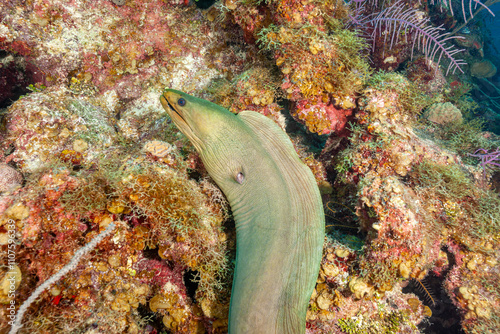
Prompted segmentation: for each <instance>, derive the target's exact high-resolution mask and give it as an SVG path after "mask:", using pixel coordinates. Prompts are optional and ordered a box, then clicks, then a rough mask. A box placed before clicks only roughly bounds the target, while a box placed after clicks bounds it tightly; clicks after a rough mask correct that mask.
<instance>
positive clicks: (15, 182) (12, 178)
mask: <svg viewBox="0 0 500 334" xmlns="http://www.w3.org/2000/svg"><path fill="white" fill-rule="evenodd" d="M22 182H23V176H22V175H21V173H19V172H18V171H17V170H15V169H14V168H12V167H10V166H9V165H7V164H4V163H0V192H9V191H13V190H15V189H16V188H18V187H20V186H21V183H22Z"/></svg>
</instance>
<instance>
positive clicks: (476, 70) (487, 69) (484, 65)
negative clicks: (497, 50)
mask: <svg viewBox="0 0 500 334" xmlns="http://www.w3.org/2000/svg"><path fill="white" fill-rule="evenodd" d="M496 73H497V68H496V66H495V65H493V63H492V62H491V61H489V60H487V59H485V60H483V61H480V62H477V63H474V64H472V66H471V69H470V74H471V75H472V76H473V77H476V78H491V77H492V76H494V75H495V74H496Z"/></svg>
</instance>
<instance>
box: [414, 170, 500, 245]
mask: <svg viewBox="0 0 500 334" xmlns="http://www.w3.org/2000/svg"><path fill="white" fill-rule="evenodd" d="M410 175H411V182H412V183H413V185H414V189H415V191H416V192H417V193H418V194H419V195H420V196H422V198H426V199H427V202H428V203H429V204H428V206H429V208H428V211H430V212H434V213H435V215H436V217H435V218H436V219H437V221H441V222H443V223H444V224H445V226H446V227H448V229H449V230H450V231H451V235H452V237H453V238H454V239H455V240H457V241H459V242H460V243H462V244H463V245H465V246H467V247H468V248H470V249H472V250H474V249H476V248H477V247H480V246H479V245H480V243H479V242H478V240H477V239H482V238H490V237H493V238H495V239H496V238H498V237H500V198H499V197H498V195H497V194H496V193H495V192H493V191H492V190H490V189H484V188H482V187H477V186H476V185H474V183H473V181H472V178H471V175H470V174H468V173H467V171H466V170H464V169H463V168H462V167H460V166H459V165H454V164H452V165H444V164H439V163H436V162H433V161H430V160H424V161H422V163H420V164H418V165H416V166H415V167H414V168H413V170H412V172H411V174H410Z"/></svg>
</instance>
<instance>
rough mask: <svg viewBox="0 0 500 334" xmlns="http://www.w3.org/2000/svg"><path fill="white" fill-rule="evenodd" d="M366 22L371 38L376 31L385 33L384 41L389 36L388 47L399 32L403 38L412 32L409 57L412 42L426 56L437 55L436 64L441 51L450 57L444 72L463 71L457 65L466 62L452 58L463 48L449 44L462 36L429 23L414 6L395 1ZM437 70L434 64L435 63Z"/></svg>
mask: <svg viewBox="0 0 500 334" xmlns="http://www.w3.org/2000/svg"><path fill="white" fill-rule="evenodd" d="M364 23H365V24H367V25H368V26H373V32H372V34H371V38H372V39H373V41H374V44H373V47H375V37H376V36H377V35H379V36H381V35H384V36H385V37H384V44H385V43H386V42H388V38H390V39H391V42H390V43H391V44H390V48H392V46H393V45H394V44H395V43H397V42H398V41H399V35H400V34H403V35H405V42H408V40H407V39H408V35H413V36H412V39H413V40H412V41H411V43H412V57H413V52H414V49H415V46H416V47H417V49H419V50H420V51H422V53H423V54H424V55H425V57H426V59H430V60H433V59H434V58H435V57H436V56H438V59H437V61H436V63H437V64H439V62H440V61H441V58H442V57H443V55H444V56H445V57H446V58H448V59H449V61H450V65H449V66H448V69H447V71H446V74H448V72H449V71H450V70H452V72H453V73H454V72H455V71H456V70H457V69H459V70H460V72H462V73H463V70H462V69H461V68H460V66H462V65H465V64H466V63H465V62H464V61H463V60H462V59H455V58H454V56H455V55H456V54H457V53H458V52H461V51H462V50H460V49H456V48H455V47H454V46H453V45H448V44H447V42H449V41H450V40H452V39H455V38H461V37H459V36H451V35H450V34H449V33H442V31H443V30H445V29H444V28H443V27H442V26H439V27H433V26H431V25H430V24H429V18H427V17H424V16H423V15H421V14H419V13H418V12H417V10H415V9H412V8H406V6H405V4H403V3H401V2H399V1H398V2H396V3H395V4H394V5H392V6H390V7H388V8H386V9H384V10H383V11H381V12H380V13H378V14H377V15H375V16H374V17H372V18H369V19H368V20H366V21H364ZM436 70H437V67H436Z"/></svg>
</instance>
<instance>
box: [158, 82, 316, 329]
mask: <svg viewBox="0 0 500 334" xmlns="http://www.w3.org/2000/svg"><path fill="white" fill-rule="evenodd" d="M160 101H161V104H162V105H163V107H164V108H165V110H166V111H167V113H168V114H169V115H170V117H171V119H172V120H173V122H174V124H175V125H176V126H177V127H178V128H179V130H180V131H181V132H182V133H184V134H185V135H186V136H187V137H188V139H189V140H190V141H191V142H192V143H193V145H194V147H195V148H196V150H197V151H198V152H199V154H200V157H201V159H202V161H203V164H204V166H205V168H206V169H207V171H208V173H209V174H210V176H211V177H212V178H213V179H214V181H215V182H216V183H217V185H218V186H219V187H220V188H221V189H222V191H223V192H224V194H225V195H226V198H227V200H228V201H229V204H230V205H231V210H232V212H233V216H234V219H235V222H236V267H235V273H234V280H233V287H232V291H231V302H230V309H229V333H230V334H246V333H255V334H267V333H276V334H289V333H297V334H298V333H305V322H306V310H307V307H308V305H309V299H310V298H311V294H312V292H313V290H314V286H315V284H316V280H317V278H318V272H319V267H320V262H321V256H322V249H323V241H324V231H325V218H324V212H323V207H322V201H321V197H320V194H319V190H318V186H317V184H316V181H315V179H314V176H313V174H312V172H311V170H310V169H309V168H308V167H307V166H306V165H304V163H302V161H301V160H300V159H299V156H298V155H297V153H296V151H295V149H294V147H293V145H292V143H291V141H290V139H289V138H288V136H287V135H286V134H285V133H284V132H283V131H282V130H281V129H280V128H279V127H278V126H277V125H276V124H275V123H274V122H273V121H272V120H270V119H268V118H267V117H265V116H263V115H261V114H259V113H256V112H253V111H242V112H240V113H239V114H237V115H236V114H233V113H231V112H230V111H229V110H227V109H225V108H222V107H220V106H218V105H216V104H213V103H211V102H208V101H205V100H202V99H199V98H196V97H193V96H190V95H188V94H185V93H183V92H180V91H177V90H172V89H167V90H165V91H164V92H163V94H162V96H161V97H160Z"/></svg>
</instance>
